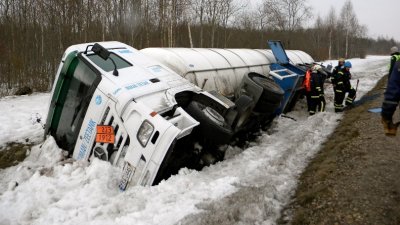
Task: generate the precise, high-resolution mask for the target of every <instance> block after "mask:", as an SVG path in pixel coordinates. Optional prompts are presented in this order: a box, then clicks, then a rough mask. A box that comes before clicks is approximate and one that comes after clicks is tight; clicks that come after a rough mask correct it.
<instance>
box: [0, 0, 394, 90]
mask: <svg viewBox="0 0 400 225" xmlns="http://www.w3.org/2000/svg"><path fill="white" fill-rule="evenodd" d="M0 30H1V32H0V96H4V95H9V94H13V93H12V92H13V91H14V90H15V89H17V88H19V87H24V86H28V87H30V88H32V89H33V90H34V91H49V90H50V89H51V85H52V82H53V80H54V74H55V72H56V69H57V67H58V64H59V60H60V59H61V56H62V54H63V52H64V51H65V49H66V48H67V47H68V46H70V45H72V44H77V43H86V42H97V41H111V40H112V41H121V42H124V43H126V44H128V45H131V46H133V47H135V48H137V49H142V48H147V47H191V48H258V49H263V48H267V44H266V43H267V40H281V41H282V43H283V44H284V46H285V48H286V49H298V50H303V51H306V52H307V53H309V54H310V55H311V56H312V57H313V58H314V59H315V60H325V59H337V58H339V57H346V58H350V57H361V58H362V57H365V55H367V54H384V55H387V54H388V49H390V47H391V46H393V45H395V44H397V43H396V41H395V40H394V39H392V38H387V37H379V38H377V39H373V38H370V37H368V36H367V33H368V28H367V27H366V26H365V25H362V24H360V23H359V21H358V19H357V15H356V14H355V12H354V9H353V5H352V3H351V0H347V1H346V2H345V4H344V5H343V6H341V7H336V8H333V7H332V8H331V9H330V11H329V13H328V14H327V15H319V14H315V12H314V11H313V8H312V6H310V5H309V4H308V1H307V0H259V1H239V0H17V1H15V0H0Z"/></svg>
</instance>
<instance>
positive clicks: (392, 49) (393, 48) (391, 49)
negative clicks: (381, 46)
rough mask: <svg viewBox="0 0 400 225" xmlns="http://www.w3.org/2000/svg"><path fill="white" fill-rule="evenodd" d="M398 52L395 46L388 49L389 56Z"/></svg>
mask: <svg viewBox="0 0 400 225" xmlns="http://www.w3.org/2000/svg"><path fill="white" fill-rule="evenodd" d="M396 52H399V49H398V48H397V46H393V47H392V48H390V54H393V53H396Z"/></svg>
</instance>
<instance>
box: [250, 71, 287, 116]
mask: <svg viewBox="0 0 400 225" xmlns="http://www.w3.org/2000/svg"><path fill="white" fill-rule="evenodd" d="M251 79H252V80H253V81H254V82H255V83H256V84H258V85H260V87H262V88H263V93H262V94H261V96H260V98H259V99H258V102H257V104H256V106H255V107H254V111H256V112H260V113H267V114H269V113H273V112H275V110H276V109H277V108H278V107H279V106H280V104H281V101H282V99H283V95H284V94H285V92H284V91H283V89H282V88H281V87H280V86H279V85H278V84H277V83H275V81H274V80H272V79H269V78H264V77H260V76H252V77H251Z"/></svg>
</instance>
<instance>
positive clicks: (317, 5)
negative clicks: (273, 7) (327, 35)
mask: <svg viewBox="0 0 400 225" xmlns="http://www.w3.org/2000/svg"><path fill="white" fill-rule="evenodd" d="M262 1H263V0H251V2H252V4H254V5H257V4H258V3H260V2H262ZM306 1H307V4H308V5H310V6H312V7H313V14H314V18H313V19H312V20H311V21H309V22H312V23H314V21H315V19H316V18H317V16H318V14H319V15H320V16H321V18H325V16H326V14H327V13H329V10H330V8H331V6H333V7H334V8H335V11H336V16H339V15H340V11H341V10H342V7H343V5H344V3H345V2H346V0H306ZM351 3H352V4H353V10H354V12H355V14H356V15H357V18H358V21H359V23H360V24H362V25H365V26H367V28H368V36H369V37H372V38H377V37H385V38H394V39H396V40H397V41H400V26H399V25H398V21H399V18H400V0H351Z"/></svg>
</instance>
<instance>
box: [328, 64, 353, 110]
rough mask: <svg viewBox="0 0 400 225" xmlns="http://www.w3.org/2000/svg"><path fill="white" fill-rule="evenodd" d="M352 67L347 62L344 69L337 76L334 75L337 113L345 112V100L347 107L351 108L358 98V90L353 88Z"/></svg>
mask: <svg viewBox="0 0 400 225" xmlns="http://www.w3.org/2000/svg"><path fill="white" fill-rule="evenodd" d="M351 67H352V65H351V62H350V61H345V62H344V64H343V67H342V68H341V69H340V70H339V71H338V73H337V74H335V75H333V80H334V82H333V89H334V91H335V99H334V106H335V112H342V111H343V108H344V106H343V100H344V98H345V97H346V93H348V95H347V98H346V101H345V102H346V103H345V104H346V106H351V105H352V104H353V101H354V98H355V96H356V90H355V89H354V88H353V87H352V86H351V83H350V79H351V73H350V69H351Z"/></svg>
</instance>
